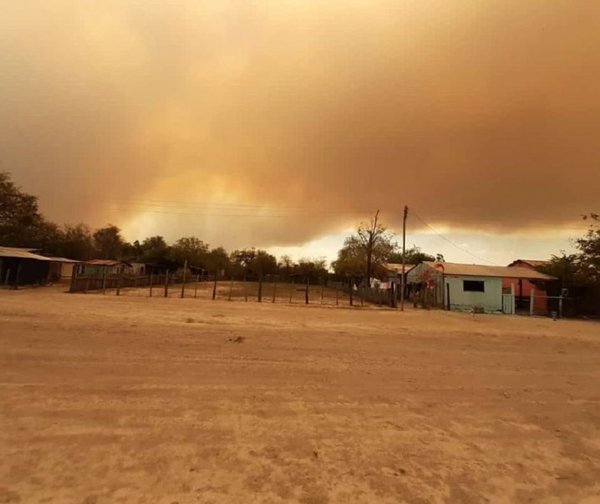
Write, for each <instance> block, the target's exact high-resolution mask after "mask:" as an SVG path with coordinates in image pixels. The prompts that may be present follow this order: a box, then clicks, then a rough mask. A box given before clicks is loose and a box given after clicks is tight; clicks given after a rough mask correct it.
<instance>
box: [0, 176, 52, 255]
mask: <svg viewBox="0 0 600 504" xmlns="http://www.w3.org/2000/svg"><path fill="white" fill-rule="evenodd" d="M60 240H61V232H60V229H59V228H58V226H57V225H56V224H53V223H51V222H48V221H47V220H46V219H44V217H43V216H42V215H41V214H40V212H39V209H38V200H37V198H36V197H35V196H32V195H31V194H27V193H25V192H23V191H21V189H20V188H19V187H17V186H16V185H15V184H14V183H13V182H12V181H11V179H10V176H9V174H8V173H4V172H0V243H1V244H2V245H5V246H12V247H32V248H43V249H47V250H48V251H49V252H52V253H56V252H57V250H58V247H57V244H58V242H60Z"/></svg>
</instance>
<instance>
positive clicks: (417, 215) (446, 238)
mask: <svg viewBox="0 0 600 504" xmlns="http://www.w3.org/2000/svg"><path fill="white" fill-rule="evenodd" d="M411 211H412V214H413V215H414V216H415V217H416V218H417V219H419V220H420V221H421V222H422V223H423V224H424V225H425V226H427V227H428V228H429V229H431V230H432V231H433V232H434V233H435V234H436V235H437V236H438V237H439V238H441V239H442V240H444V241H447V242H448V243H449V244H450V245H453V246H454V247H456V248H457V249H459V250H460V251H461V252H464V253H466V254H469V255H470V256H472V257H474V258H475V259H478V260H479V261H483V262H486V263H488V264H493V265H495V263H493V262H492V261H490V260H488V259H484V258H483V257H480V256H478V255H477V254H474V253H473V252H471V251H470V250H467V249H466V248H464V247H461V246H460V245H459V244H458V243H456V242H454V241H452V240H451V239H450V238H448V237H446V236H444V235H443V234H441V233H440V232H439V231H438V230H437V229H435V228H434V227H433V226H432V225H430V224H429V223H428V222H426V221H425V220H424V219H423V218H422V217H421V216H420V215H419V214H418V213H417V212H415V210H414V209H413V208H411Z"/></svg>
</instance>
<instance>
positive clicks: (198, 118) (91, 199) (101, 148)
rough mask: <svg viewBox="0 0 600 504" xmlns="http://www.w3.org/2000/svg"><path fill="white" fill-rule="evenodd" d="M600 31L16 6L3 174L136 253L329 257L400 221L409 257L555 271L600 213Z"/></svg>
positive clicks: (258, 12)
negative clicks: (362, 233)
mask: <svg viewBox="0 0 600 504" xmlns="http://www.w3.org/2000/svg"><path fill="white" fill-rule="evenodd" d="M598 28H600V3H598V2H593V1H584V0H580V1H572V0H571V1H567V0H557V1H553V2H548V1H546V0H530V1H528V2H522V1H517V0H502V1H499V0H482V1H480V2H467V1H465V0H462V1H457V0H421V1H408V0H403V1H399V0H393V1H392V0H375V1H369V2H367V1H364V0H363V1H358V0H345V1H343V2H342V1H341V0H339V1H328V2H325V1H317V0H306V1H303V2H296V1H292V0H277V1H275V0H273V1H255V2H253V1H242V0H231V1H228V2H204V1H197V0H195V1H192V0H190V1H186V0H178V1H173V2H166V1H165V2H161V1H157V2H151V3H150V2H142V1H131V0H118V1H117V0H107V1H103V2H76V3H74V2H67V1H61V0H39V1H31V2H5V5H3V16H2V17H1V18H0V74H1V75H2V79H0V96H1V98H2V99H1V100H0V152H1V153H2V154H1V157H0V170H3V171H9V172H11V173H12V176H13V178H14V180H15V182H16V183H18V184H19V185H21V186H22V187H23V189H25V190H26V191H27V192H29V193H32V194H36V195H39V197H40V206H41V209H42V211H43V212H44V214H45V215H47V216H48V217H49V218H51V219H52V220H55V221H57V222H68V223H77V222H80V221H83V222H86V223H88V224H90V225H92V226H95V227H98V226H101V225H104V224H106V223H108V222H111V223H113V224H116V225H118V226H120V227H121V228H123V230H124V233H125V235H126V237H127V238H128V239H130V240H134V239H140V238H144V237H145V236H148V235H155V234H160V235H164V236H165V237H166V238H167V239H170V240H172V239H175V238H177V237H179V236H183V235H196V236H198V237H200V238H202V239H204V240H206V241H207V242H209V243H211V244H214V245H224V246H226V247H228V248H235V247H242V246H258V247H263V248H269V249H274V250H276V251H279V252H281V253H287V252H291V253H292V254H294V255H296V256H297V257H298V256H301V255H325V256H327V257H328V258H331V257H333V256H334V255H335V251H336V250H337V248H336V247H338V246H339V245H341V240H343V235H344V233H346V232H348V231H349V230H351V229H352V228H354V227H355V226H356V225H357V224H358V223H359V222H360V221H366V220H368V219H369V218H370V217H371V216H372V214H373V213H374V212H375V210H376V209H381V211H382V219H383V222H384V223H385V224H387V225H388V226H389V227H390V228H392V229H393V230H395V231H399V230H400V229H401V219H402V209H403V206H404V205H405V204H406V205H408V206H409V207H410V208H411V214H410V226H411V227H410V234H409V240H408V244H409V245H412V244H416V245H420V246H421V247H422V248H423V249H425V250H427V251H429V252H442V253H444V254H445V255H446V258H447V259H449V260H457V261H463V262H474V261H476V257H481V258H482V260H486V261H489V262H498V263H502V262H507V261H508V260H511V259H513V258H515V256H520V257H531V258H538V257H539V258H544V257H548V256H549V255H550V254H553V253H559V251H560V250H561V249H565V248H568V241H567V238H568V237H573V236H578V235H579V234H581V232H582V230H583V229H584V224H583V223H582V222H581V221H580V215H581V214H583V213H588V212H591V211H598V210H599V208H598V204H599V201H600V198H599V196H598V195H599V193H600V170H599V169H598V161H597V159H598V156H597V152H596V151H597V145H598V144H599V141H600V134H599V132H600V114H599V113H598V112H599V109H600V59H599V58H598V57H597V54H598V50H599V49H600V30H599V29H598ZM425 223H427V224H429V225H431V226H433V227H434V229H435V230H436V231H437V232H438V233H439V234H442V235H444V236H445V238H446V239H440V238H439V236H438V235H437V234H435V233H434V232H433V231H432V230H431V229H430V228H429V227H427V226H426V224H425ZM447 239H449V240H451V241H452V242H453V244H451V243H450V242H448V241H447ZM461 249H462V250H463V252H461ZM465 250H468V251H469V252H464V251H465ZM534 256H535V257H534Z"/></svg>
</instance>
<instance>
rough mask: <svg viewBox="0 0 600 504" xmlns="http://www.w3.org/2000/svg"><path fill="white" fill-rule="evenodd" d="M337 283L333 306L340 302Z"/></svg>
mask: <svg viewBox="0 0 600 504" xmlns="http://www.w3.org/2000/svg"><path fill="white" fill-rule="evenodd" d="M339 292H340V291H339V285H338V284H337V282H336V284H335V306H339V304H340V294H339Z"/></svg>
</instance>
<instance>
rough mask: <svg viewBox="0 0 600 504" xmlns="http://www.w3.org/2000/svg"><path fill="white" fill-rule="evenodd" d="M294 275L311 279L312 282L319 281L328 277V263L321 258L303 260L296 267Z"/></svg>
mask: <svg viewBox="0 0 600 504" xmlns="http://www.w3.org/2000/svg"><path fill="white" fill-rule="evenodd" d="M292 271H293V274H294V275H298V276H303V277H308V278H310V280H311V281H318V280H319V279H320V278H323V277H325V276H327V261H326V260H325V259H324V258H322V257H320V258H318V259H307V258H303V259H300V260H299V261H298V264H296V265H294V267H293V269H292Z"/></svg>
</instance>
